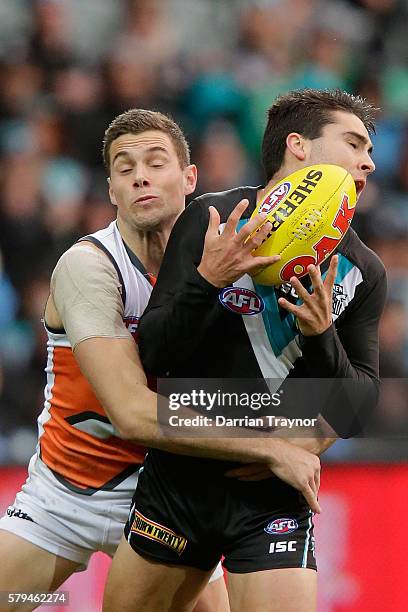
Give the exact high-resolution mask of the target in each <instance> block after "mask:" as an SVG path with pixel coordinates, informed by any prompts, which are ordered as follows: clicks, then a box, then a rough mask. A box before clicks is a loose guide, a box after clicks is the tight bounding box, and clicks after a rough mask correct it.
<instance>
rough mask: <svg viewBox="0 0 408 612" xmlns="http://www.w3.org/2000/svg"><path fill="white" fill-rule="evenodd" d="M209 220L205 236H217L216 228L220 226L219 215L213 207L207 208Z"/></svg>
mask: <svg viewBox="0 0 408 612" xmlns="http://www.w3.org/2000/svg"><path fill="white" fill-rule="evenodd" d="M208 212H209V214H210V218H209V220H208V228H207V234H213V235H214V234H215V235H218V228H219V226H220V215H219V212H218V210H217V209H216V208H215V206H210V207H209V208H208Z"/></svg>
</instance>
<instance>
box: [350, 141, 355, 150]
mask: <svg viewBox="0 0 408 612" xmlns="http://www.w3.org/2000/svg"><path fill="white" fill-rule="evenodd" d="M349 145H350V146H351V147H353V149H357V145H356V143H355V142H349Z"/></svg>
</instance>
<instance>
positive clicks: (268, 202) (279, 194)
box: [258, 183, 291, 214]
mask: <svg viewBox="0 0 408 612" xmlns="http://www.w3.org/2000/svg"><path fill="white" fill-rule="evenodd" d="M290 188H291V184H290V183H282V185H279V187H277V188H276V189H274V190H273V191H271V193H268V195H267V196H266V198H265V199H264V200H263V202H261V204H260V206H259V210H258V213H262V212H263V213H267V214H268V213H270V212H271V210H272V209H273V208H275V206H277V205H278V204H279V202H281V201H282V200H283V198H286V196H287V195H288V193H289V191H290Z"/></svg>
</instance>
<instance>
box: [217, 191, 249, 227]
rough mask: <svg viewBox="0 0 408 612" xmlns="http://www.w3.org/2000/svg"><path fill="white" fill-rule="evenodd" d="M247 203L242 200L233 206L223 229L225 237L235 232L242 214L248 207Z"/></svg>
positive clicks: (245, 200)
mask: <svg viewBox="0 0 408 612" xmlns="http://www.w3.org/2000/svg"><path fill="white" fill-rule="evenodd" d="M248 204H249V201H248V200H247V199H246V198H244V199H243V200H241V201H240V202H238V204H237V205H236V206H235V208H234V210H233V211H232V213H231V214H230V216H229V217H228V219H227V222H226V224H225V227H224V232H223V233H224V234H225V235H235V231H236V229H237V225H238V221H239V220H240V218H241V216H242V213H243V212H244V210H245V209H246V208H247V207H248Z"/></svg>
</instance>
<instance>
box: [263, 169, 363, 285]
mask: <svg viewBox="0 0 408 612" xmlns="http://www.w3.org/2000/svg"><path fill="white" fill-rule="evenodd" d="M356 201H357V194H356V186H355V183H354V179H353V177H352V176H351V175H350V174H349V173H348V172H347V170H345V169H344V168H341V167H340V166H334V165H331V164H318V165H315V166H308V167H306V168H302V169H301V170H297V171H296V172H294V173H293V174H290V175H289V176H287V177H286V178H284V179H282V180H281V181H280V182H279V183H277V184H276V185H274V187H273V188H272V189H271V190H270V191H269V192H268V194H267V195H266V196H265V197H264V198H263V200H262V202H261V203H260V204H258V205H257V206H256V208H255V210H254V212H253V213H252V216H255V215H256V214H258V213H259V212H266V213H267V215H268V216H267V218H266V220H265V222H266V221H270V222H271V223H272V228H271V231H270V232H269V234H268V237H267V238H266V239H265V240H264V242H263V243H262V244H261V245H260V246H259V247H258V248H257V249H255V250H254V252H253V254H254V255H264V256H265V255H280V256H281V259H280V260H279V261H278V262H277V263H275V264H272V265H271V266H268V267H267V268H265V269H264V270H262V271H261V272H259V273H258V274H256V275H254V276H253V279H254V281H255V282H257V283H259V284H261V285H280V284H282V283H285V282H287V281H289V280H290V278H291V277H292V276H296V277H298V278H301V277H302V276H304V275H305V274H307V267H308V266H309V265H310V264H315V265H317V264H320V263H322V262H323V261H324V260H325V259H326V258H327V257H329V255H330V254H331V253H332V252H333V250H334V249H335V248H336V247H337V245H338V244H339V242H340V240H341V239H342V238H343V237H344V236H345V234H346V232H347V230H348V228H349V227H350V223H351V220H352V218H353V215H354V210H355V206H356Z"/></svg>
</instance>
